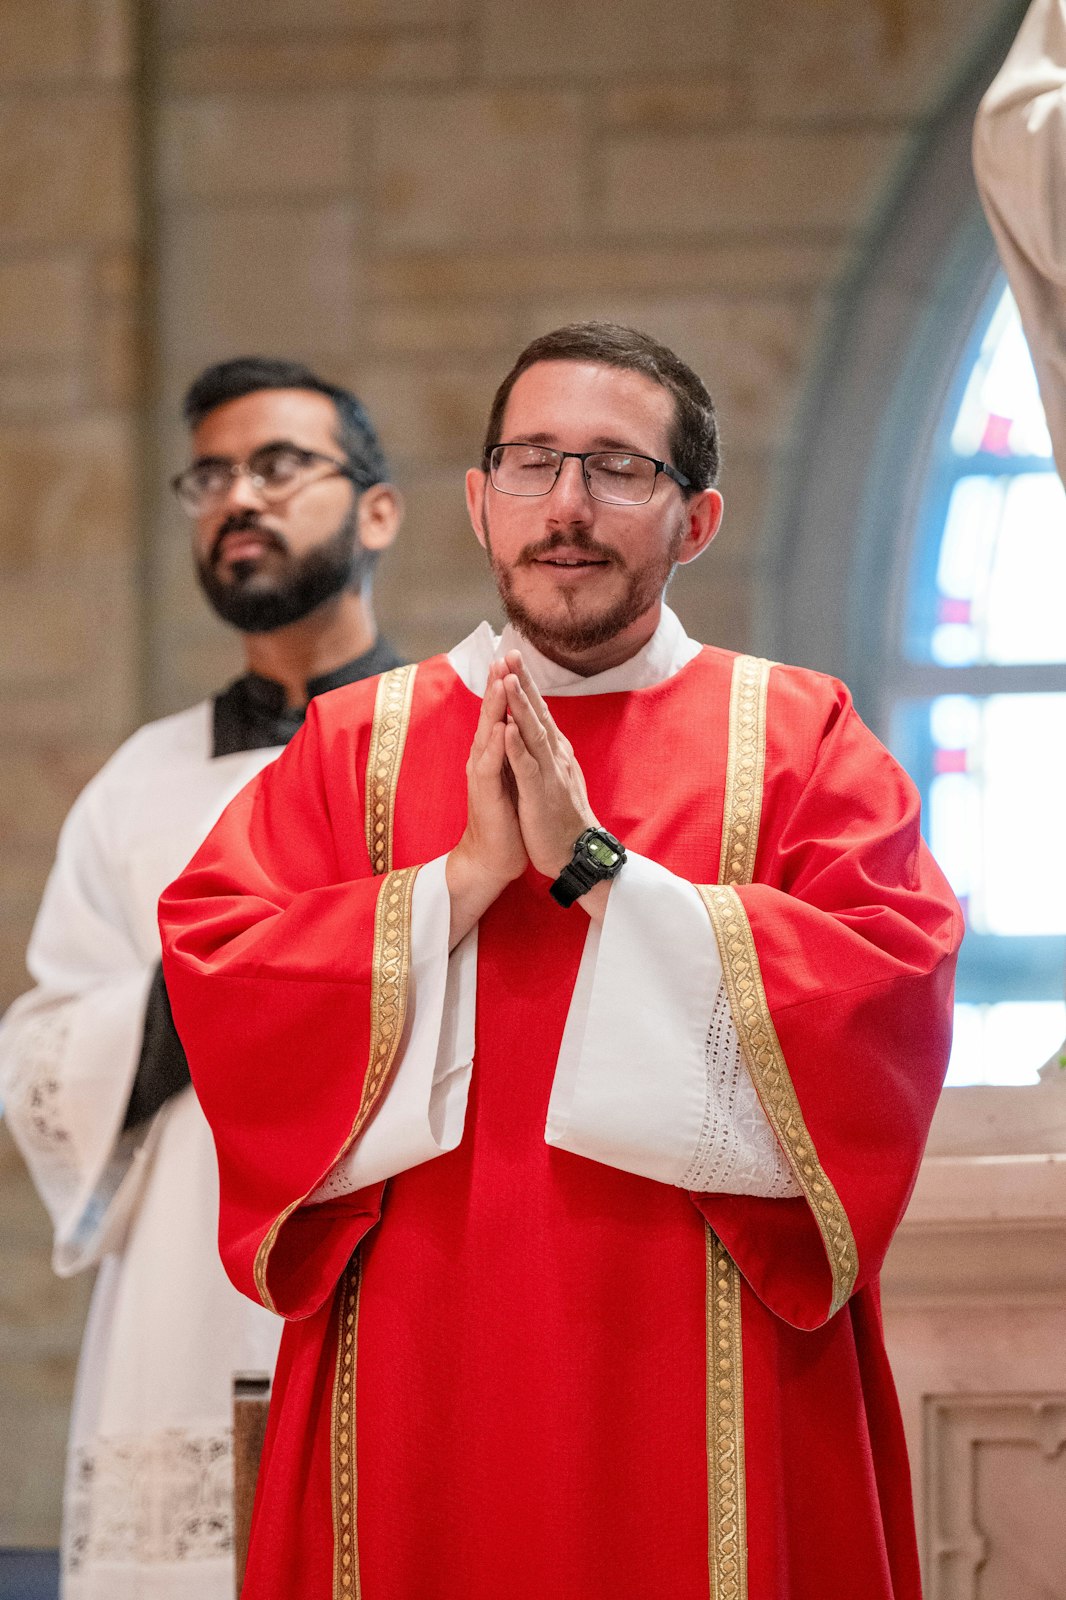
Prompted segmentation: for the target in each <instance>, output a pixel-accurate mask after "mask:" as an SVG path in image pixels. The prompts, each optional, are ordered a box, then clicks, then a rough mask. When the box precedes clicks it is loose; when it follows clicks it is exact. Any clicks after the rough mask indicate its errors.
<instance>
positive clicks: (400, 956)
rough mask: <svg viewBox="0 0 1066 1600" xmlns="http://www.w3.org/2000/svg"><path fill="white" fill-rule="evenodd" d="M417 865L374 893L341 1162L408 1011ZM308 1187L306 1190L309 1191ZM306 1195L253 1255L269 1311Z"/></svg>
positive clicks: (385, 1075)
mask: <svg viewBox="0 0 1066 1600" xmlns="http://www.w3.org/2000/svg"><path fill="white" fill-rule="evenodd" d="M418 872H419V868H418V867H404V868H402V869H401V870H400V871H397V872H390V873H389V874H388V876H387V877H386V878H385V879H384V881H383V883H382V885H381V890H380V892H379V894H378V902H377V907H376V909H375V912H374V958H373V966H372V969H371V975H370V990H371V996H372V999H371V1003H370V1055H369V1059H368V1062H367V1069H366V1076H365V1077H364V1079H363V1092H362V1095H361V1096H360V1100H359V1106H358V1109H357V1111H356V1114H355V1121H354V1122H353V1123H352V1127H351V1131H350V1133H349V1134H348V1137H347V1139H345V1141H344V1144H343V1145H342V1146H341V1148H340V1150H339V1151H338V1152H337V1156H336V1160H337V1161H340V1160H341V1159H342V1158H343V1157H344V1155H345V1154H346V1153H347V1151H348V1150H349V1149H350V1147H351V1145H352V1144H353V1143H354V1141H355V1140H356V1139H357V1138H358V1137H359V1135H360V1133H362V1131H363V1129H364V1127H365V1126H366V1124H367V1121H368V1120H369V1118H370V1115H371V1113H372V1112H373V1111H374V1108H375V1107H376V1106H377V1103H378V1101H379V1099H380V1098H381V1093H382V1091H383V1089H384V1088H385V1085H386V1083H387V1082H388V1079H389V1074H390V1073H391V1071H392V1067H393V1063H394V1062H395V1060H396V1052H397V1051H398V1050H399V1048H400V1036H401V1034H402V1032H403V1022H404V1016H405V1015H406V1012H407V992H408V988H409V986H410V980H411V897H412V895H413V894H414V888H415V878H416V877H417V876H418ZM310 1192H311V1191H310V1190H309V1191H308V1193H310ZM306 1199H307V1195H306V1194H303V1195H301V1196H300V1198H299V1199H298V1200H294V1201H293V1202H292V1204H291V1205H288V1206H286V1208H285V1210H284V1211H283V1212H282V1213H281V1215H280V1216H278V1217H275V1219H274V1221H273V1222H272V1223H271V1225H270V1229H269V1231H268V1233H267V1235H266V1237H265V1238H264V1240H263V1242H262V1244H261V1245H260V1246H259V1249H258V1250H257V1251H256V1256H255V1287H256V1291H257V1293H258V1295H259V1298H260V1300H262V1302H263V1304H264V1305H265V1306H266V1308H267V1310H268V1311H276V1310H277V1307H276V1306H275V1304H274V1299H273V1296H272V1295H271V1293H270V1290H269V1289H268V1288H267V1267H268V1266H269V1264H270V1252H271V1251H272V1250H273V1248H274V1244H275V1242H276V1240H277V1237H278V1234H279V1233H280V1232H281V1229H282V1227H283V1225H284V1224H285V1223H286V1222H287V1221H288V1219H289V1217H291V1216H292V1213H293V1212H294V1211H295V1210H296V1208H297V1207H298V1206H302V1205H303V1203H304V1201H305V1200H306Z"/></svg>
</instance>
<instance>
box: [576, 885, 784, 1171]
mask: <svg viewBox="0 0 1066 1600" xmlns="http://www.w3.org/2000/svg"><path fill="white" fill-rule="evenodd" d="M545 1138H546V1140H547V1142H548V1144H550V1145H554V1146H556V1147H557V1148H558V1149H560V1150H569V1151H570V1152H571V1153H572V1154H574V1155H580V1156H586V1157H588V1158H589V1159H590V1160H592V1161H601V1162H603V1163H604V1164H605V1165H607V1166H612V1167H620V1168H621V1169H622V1170H623V1171H625V1172H635V1173H639V1174H640V1175H641V1176H642V1177H646V1178H654V1179H656V1180H657V1181H658V1182H660V1183H669V1184H674V1185H677V1186H678V1187H680V1188H684V1189H691V1190H695V1191H698V1192H701V1193H714V1192H717V1193H727V1194H751V1195H762V1196H766V1197H769V1198H774V1199H783V1198H785V1197H787V1196H790V1195H795V1194H798V1193H799V1192H800V1191H799V1189H798V1187H797V1185H796V1183H795V1180H794V1178H793V1176H792V1172H791V1169H790V1168H789V1165H788V1162H787V1160H786V1159H785V1155H784V1152H783V1151H782V1149H781V1147H780V1145H779V1144H778V1142H777V1140H776V1138H775V1136H774V1132H773V1129H772V1128H771V1127H770V1124H769V1122H768V1121H767V1119H766V1115H765V1113H764V1112H763V1109H762V1106H761V1105H760V1104H759V1098H758V1095H757V1094H756V1092H755V1086H754V1084H753V1083H752V1081H751V1078H750V1076H749V1074H748V1070H747V1068H746V1066H745V1064H744V1061H743V1057H742V1054H741V1050H740V1042H739V1040H738V1038H737V1033H736V1029H735V1028H734V1026H733V1020H732V1016H731V1014H730V1011H729V1004H728V1000H727V997H726V992H725V985H724V982H723V978H722V963H721V958H720V956H719V953H718V945H717V941H716V939H715V936H714V930H713V928H712V926H711V922H710V919H709V917H708V915H707V911H706V908H705V906H704V904H703V902H702V900H701V899H700V897H699V894H698V893H697V891H696V889H695V888H694V887H693V885H692V884H690V883H688V882H686V881H685V880H684V879H682V878H678V877H675V876H674V874H673V873H671V872H668V871H667V870H666V868H665V867H661V866H659V865H657V864H656V863H655V862H653V861H648V860H646V859H645V858H644V857H642V856H638V855H634V854H632V853H630V854H629V856H628V858H627V861H626V864H625V866H624V868H623V869H622V871H621V873H620V874H619V875H618V877H617V879H616V880H615V882H614V883H613V885H612V887H611V893H610V896H609V898H608V902H607V914H606V916H605V918H604V921H603V926H602V928H597V927H596V926H595V925H592V926H591V927H590V929H589V934H588V938H587V940H586V943H585V950H584V954H583V956H582V960H581V966H580V969H579V972H578V978H577V983H576V985H575V988H574V995H573V998H572V1000H571V1003H570V1011H569V1014H568V1016H567V1021H566V1027H565V1029H564V1033H563V1041H562V1045H561V1047H560V1050H559V1060H558V1064H557V1067H556V1073H555V1081H554V1083H553V1086H552V1093H551V1097H550V1100H549V1102H548V1119H547V1125H546V1128H545Z"/></svg>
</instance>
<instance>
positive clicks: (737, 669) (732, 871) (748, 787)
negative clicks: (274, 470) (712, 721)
mask: <svg viewBox="0 0 1066 1600" xmlns="http://www.w3.org/2000/svg"><path fill="white" fill-rule="evenodd" d="M772 666H773V662H772V661H764V660H762V659H761V658H760V657H758V656H737V658H736V660H735V661H734V663H733V678H732V682H731V684H730V687H729V752H728V756H727V760H726V774H725V808H724V812H723V819H722V853H721V856H720V858H719V863H718V882H719V883H750V882H751V879H752V874H753V873H754V871H755V851H756V849H757V847H758V843H759V822H760V819H761V815H762V789H763V777H764V774H765V770H766V689H767V684H768V682H769V679H770V668H771V667H772Z"/></svg>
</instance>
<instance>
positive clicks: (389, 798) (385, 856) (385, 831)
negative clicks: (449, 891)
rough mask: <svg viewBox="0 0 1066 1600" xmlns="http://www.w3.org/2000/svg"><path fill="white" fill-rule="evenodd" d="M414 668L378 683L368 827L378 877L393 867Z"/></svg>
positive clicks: (368, 776)
mask: <svg viewBox="0 0 1066 1600" xmlns="http://www.w3.org/2000/svg"><path fill="white" fill-rule="evenodd" d="M416 671H417V668H415V667H393V669H392V671H391V672H383V673H382V675H381V677H380V678H379V680H378V692H377V697H376V699H375V701H374V722H373V725H372V727H371V730H370V750H369V753H368V755H367V763H366V796H365V824H364V825H365V828H366V847H367V850H368V851H369V853H370V866H371V870H372V871H373V872H374V874H375V875H377V874H379V873H382V872H388V871H389V870H390V868H391V867H392V834H393V820H394V815H395V811H396V788H397V785H398V783H399V781H400V762H401V761H402V760H403V747H404V744H405V743H406V741H407V729H408V727H409V726H410V722H411V699H412V696H413V695H414V689H415V672H416Z"/></svg>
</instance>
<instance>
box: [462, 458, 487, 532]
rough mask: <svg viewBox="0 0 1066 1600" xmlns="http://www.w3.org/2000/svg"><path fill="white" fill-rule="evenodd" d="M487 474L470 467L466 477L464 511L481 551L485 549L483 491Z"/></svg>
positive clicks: (485, 486)
mask: <svg viewBox="0 0 1066 1600" xmlns="http://www.w3.org/2000/svg"><path fill="white" fill-rule="evenodd" d="M488 481H489V480H488V474H487V473H485V472H482V471H481V470H480V469H479V468H478V467H471V468H470V471H469V472H468V473H467V475H466V510H467V515H468V516H469V518H470V526H471V527H472V528H473V530H474V532H475V533H476V534H477V542H478V544H479V545H481V547H482V549H484V548H485V490H486V488H487V487H488Z"/></svg>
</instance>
